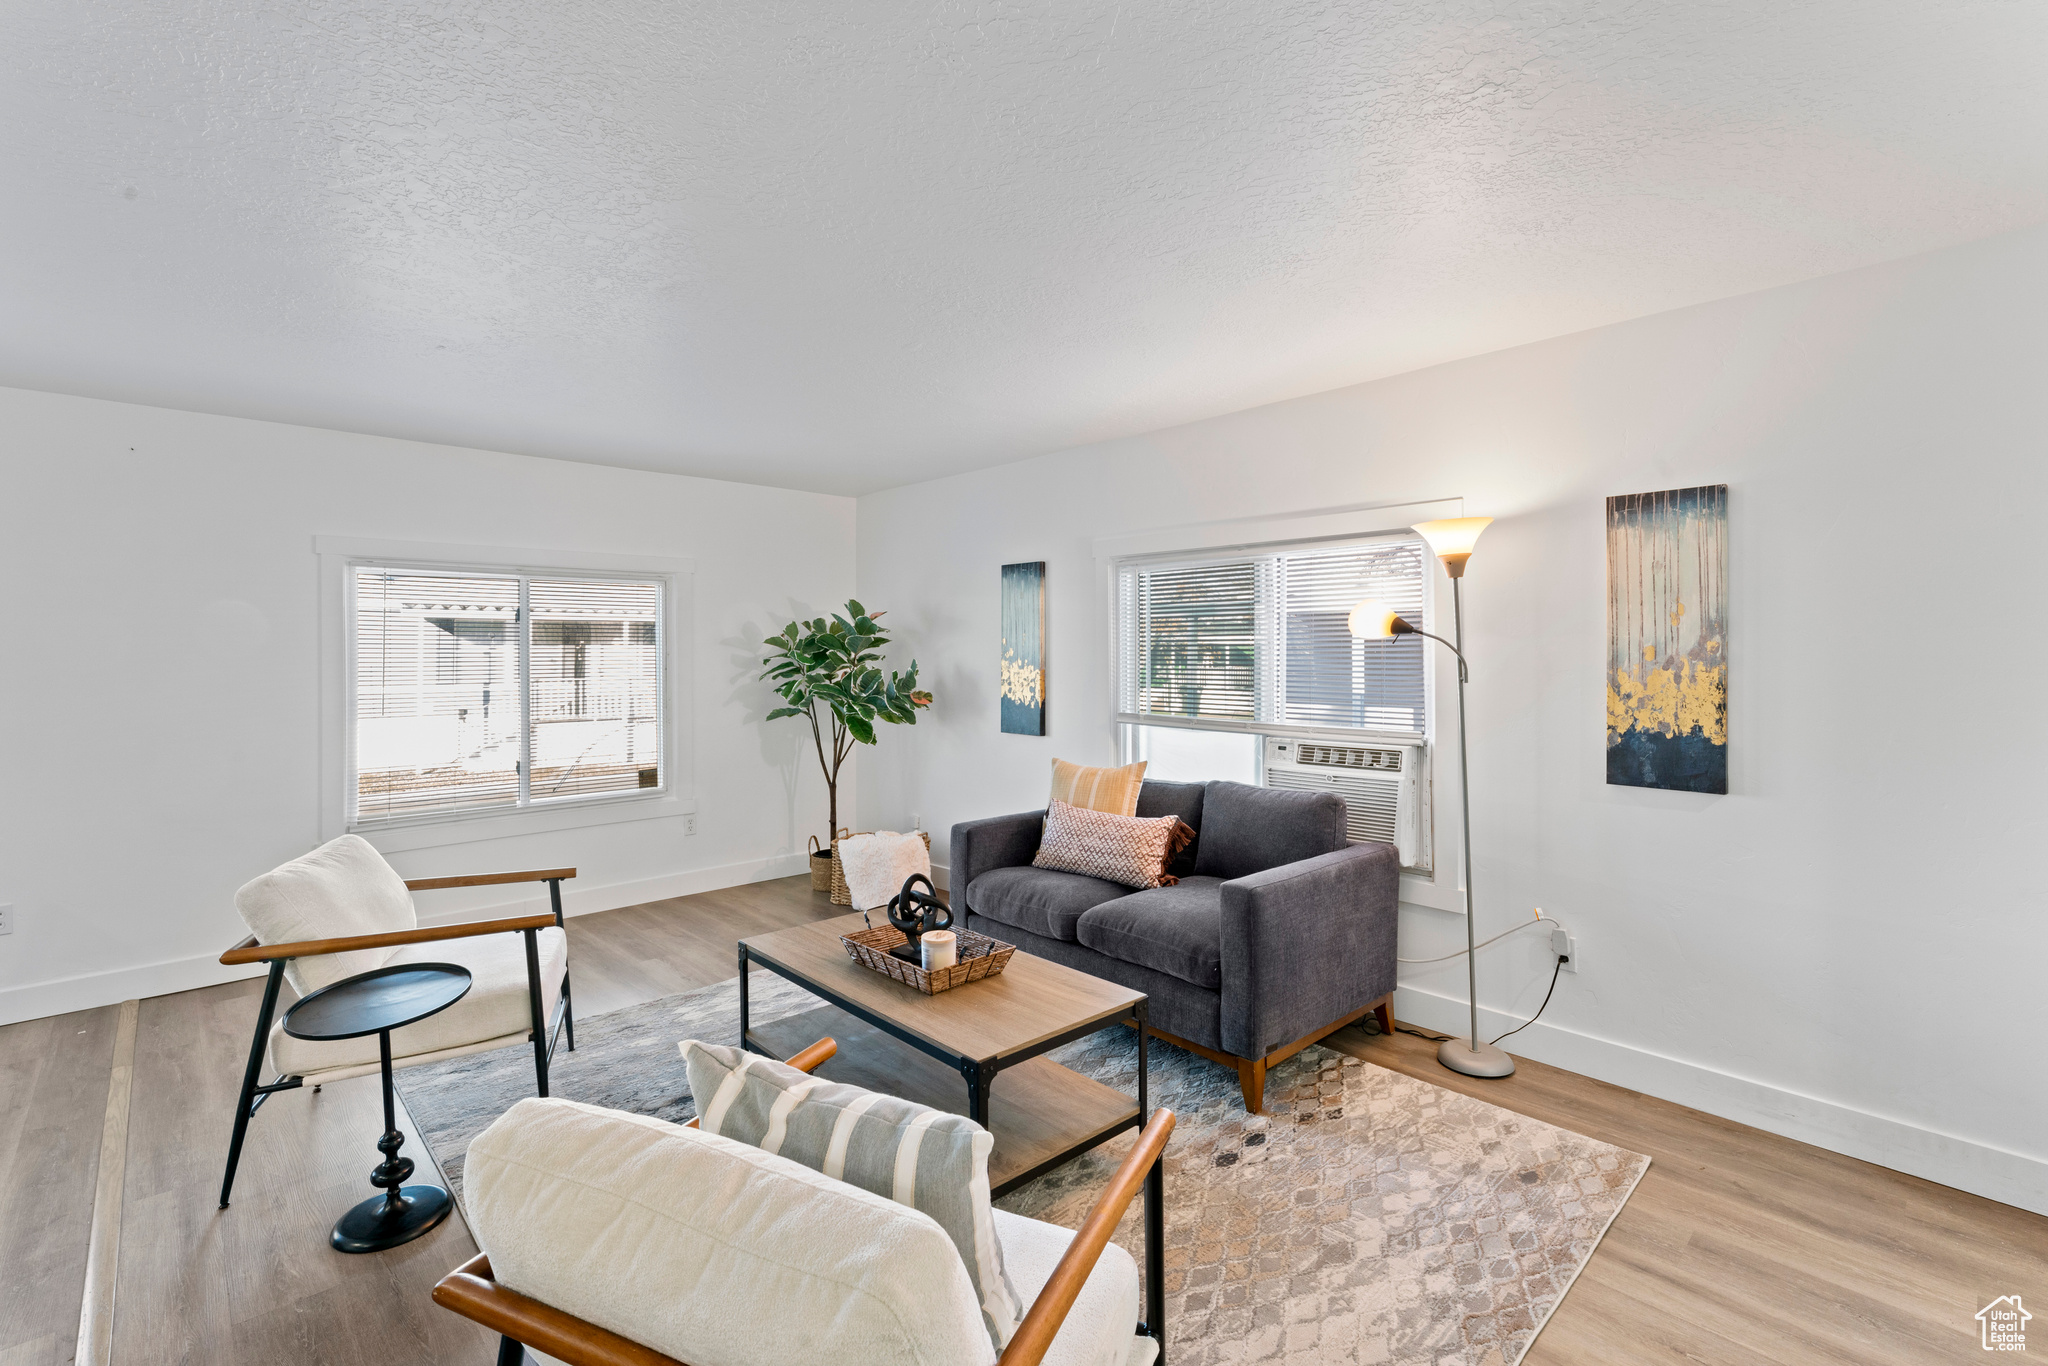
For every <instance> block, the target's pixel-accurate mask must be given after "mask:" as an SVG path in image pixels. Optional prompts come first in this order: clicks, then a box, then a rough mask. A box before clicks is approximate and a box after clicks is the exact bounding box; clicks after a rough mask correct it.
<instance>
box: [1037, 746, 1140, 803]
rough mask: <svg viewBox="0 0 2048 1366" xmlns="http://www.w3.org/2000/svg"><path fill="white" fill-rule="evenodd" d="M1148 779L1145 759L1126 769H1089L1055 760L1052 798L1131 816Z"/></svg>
mask: <svg viewBox="0 0 2048 1366" xmlns="http://www.w3.org/2000/svg"><path fill="white" fill-rule="evenodd" d="M1144 781H1145V761H1144V760H1142V759H1140V760H1139V761H1138V762H1137V763H1135V764H1125V765H1124V766H1123V767H1122V768H1085V767H1083V766H1082V765H1080V764H1070V763H1068V762H1067V761H1066V760H1065V759H1055V760H1053V761H1052V798H1051V799H1052V801H1055V802H1065V803H1066V804H1067V805H1068V806H1078V807H1080V808H1081V809H1082V810H1084V811H1107V812H1109V813H1110V814H1111V815H1112V816H1128V815H1130V814H1131V813H1132V812H1133V811H1135V810H1136V809H1137V806H1138V787H1139V785H1140V784H1141V783H1143V782H1144Z"/></svg>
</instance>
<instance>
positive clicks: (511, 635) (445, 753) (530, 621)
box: [348, 565, 663, 824]
mask: <svg viewBox="0 0 2048 1366" xmlns="http://www.w3.org/2000/svg"><path fill="white" fill-rule="evenodd" d="M661 588H662V586H661V583H660V582H659V581H655V580H625V579H600V578H576V577H570V576H545V577H544V576H538V575H523V574H511V573H506V574H492V573H439V572H433V571H426V570H415V569H396V568H385V567H379V566H373V565H358V566H355V567H354V568H353V569H351V571H350V574H349V579H348V591H349V593H350V596H351V606H352V608H353V628H352V635H351V656H352V657H351V660H350V683H351V686H352V688H353V694H354V695H353V698H352V704H353V705H352V711H353V713H354V722H355V724H354V737H353V744H352V746H351V749H350V756H349V757H350V775H349V779H350V789H351V792H352V795H353V801H354V809H353V811H352V813H351V820H352V821H353V822H354V823H356V824H375V823H378V822H382V821H397V820H403V819H406V818H408V817H426V816H443V815H452V814H465V813H478V814H488V813H492V812H497V811H509V810H516V809H518V808H520V807H525V806H529V805H541V804H547V803H555V802H562V801H573V800H577V799H584V798H592V797H603V796H615V795H618V794H620V793H626V792H639V791H642V790H644V789H649V788H654V789H659V788H661V787H662V771H661V754H662V725H663V717H662V701H661Z"/></svg>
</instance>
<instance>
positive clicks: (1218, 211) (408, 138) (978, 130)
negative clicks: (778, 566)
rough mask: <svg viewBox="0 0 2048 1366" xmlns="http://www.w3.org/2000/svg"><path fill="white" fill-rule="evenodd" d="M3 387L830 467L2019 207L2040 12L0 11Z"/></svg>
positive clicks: (1605, 315)
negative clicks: (0, 33)
mask: <svg viewBox="0 0 2048 1366" xmlns="http://www.w3.org/2000/svg"><path fill="white" fill-rule="evenodd" d="M0 23H4V39H5V40H4V43H0V72H4V82H0V85H4V88H0V185H4V186H5V189H4V191H0V383H7V384H15V385H21V386H25V387H31V388H42V389H54V390H60V391H68V392H75V393H87V394H97V395H103V396H107V397H113V398H125V399H134V400H138V401H142V402H150V403H161V404H166V405H169V406H174V407H185V408H196V409H204V410H208V411H215V412H226V413H238V414H245V415H249V416H255V417H266V418H275V419H281V420H285V421H291V422H300V423H307V424H311V425H315V426H324V427H336V428H343V429H348V430H356V431H371V432H385V433H391V434H395V435H402V436H411V437H419V438H425V439H429V440H437V441H447V442H454V443H458V444H462V445H470V446H481V447H487V448H494V449H501V450H510V451H523V452H528V453H532V454H538V455H549V456H559V457H563V458H568V459H578V460H591V461H599V462H603V463H608V464H621V465H634V466H641V467H645V468H651V469H664V470H674V471H680V472H686V473H693V474H705V475H713V476H718V477H724V478H732V479H744V480H750V481H754V482H760V483H773V484H786V485H791V486H796V487H804V488H813V489H820V490H827V491H833V492H859V491H865V490H870V489H876V488H881V487H885V486H888V485H891V484H897V483H903V482H906V481H910V480H914V479H922V478H929V477H932V476H935V475H940V474H945V473H950V472H954V471H958V470H963V469H969V468H974V467H978V466H984V465H989V464H994V463H998V462H1000V461H1004V460H1009V459H1015V458H1018V457H1020V456H1025V455H1030V454H1034V453H1037V452H1040V451H1044V450H1049V449H1054V448H1058V447H1062V446H1066V445H1071V444H1074V443H1076V442H1081V441H1086V440H1093V439H1097V438H1101V437H1106V436H1113V435H1118V434H1124V433H1130V432H1135V431H1142V430H1147V429H1150V428H1155V427H1161V426H1167V425H1171V424H1174V423H1178V422H1184V421H1189V420H1192V419H1195V418H1199V417H1204V416H1209V415H1212V414H1215V413H1219V412H1226V411H1230V410H1234V409H1238V408H1243V407H1247V406H1251V405H1254V404H1258V403H1264V402H1269V401H1272V400H1275V399H1280V398H1286V397H1290V396H1293V395H1297V394H1303V393H1310V392H1314V391H1317V390H1321V389H1327V388H1332V387H1335V386H1338V385H1342V384H1348V383H1354V382H1357V381H1361V380H1365V379H1370V378H1374V377H1376V376H1381V375H1386V374H1391V373H1395V372H1398V371H1402V370H1408V369H1413V368H1415V367H1417V366H1421V365H1427V364H1431V363H1434V362H1437V361H1442V360H1447V359H1451V358H1454V357H1458V356H1463V355H1471V354H1474V353H1478V352H1483V351H1489V350H1494V349H1498V348H1500V347H1503V346H1508V345H1513V344H1516V343H1519V342H1525V341H1531V340H1535V339H1537V338H1540V337H1545V336H1552V335H1556V334H1559V333H1562V332H1569V331H1575V330H1578V329H1581V328H1585V327H1590V326H1595V325H1598V324H1601V323H1605V322H1611V321H1614V320H1617V319H1621V318H1626V317H1633V316H1638V315H1641V314H1644V313H1650V312H1655V311H1658V310H1661V309H1666V308H1671V307H1675V306H1679V305H1683V304H1688V303H1694V302H1698V301H1702V300H1706V299H1712V298H1719V297H1723V296H1726V295H1729V294H1734V293H1740V292H1742V291H1745V290H1750V289H1757V288H1762V287H1765V286H1769V285H1773V284H1778V283H1782V282H1785V281H1789V280H1795V279H1801V278H1806V277H1810V276H1814V275H1820V274H1825V273H1829V272H1832V271H1837V270H1842V269H1847V268H1850V267H1854V266H1858V265H1863V264H1868V263H1873V262H1877V261H1882V260H1887V259H1891V258H1895V257H1899V256H1903V255H1907V254H1910V253H1913V252H1916V251H1922V250H1926V249H1929V248H1933V247H1938V246H1943V245H1947V244H1950V243H1955V242H1959V241H1964V240H1968V239H1971V238H1976V237H1982V236H1986V235H1989V234H1992V233H1995V232H2000V231H2003V230H2006V229H2010V228H2015V227H2019V226H2023V225H2027V224H2032V223H2038V222H2042V221H2048V81H2044V80H2043V79H2042V77H2043V58H2044V56H2048V5H2043V4H2040V3H2036V0H2011V2H2010V3H1941V2H1940V0H1856V2H1855V3H1824V4H1816V3H1788V2H1787V0H1740V2H1738V3H1703V2H1686V3H1681V2H1680V0H1668V2H1667V3H1660V4H1651V3H1636V4H1626V3H1610V4H1581V3H1569V2H1559V3H1521V4H1508V5H1500V4H1495V3H1485V4H1475V3H1461V2H1460V0H1450V2H1449V3H1446V2H1445V0H1427V2H1422V0H1377V2H1375V3H1348V4H1346V3H1320V4H1316V3H1297V2H1296V0H1141V2H1140V3H1125V4H1113V3H1106V2H1103V3H1095V4H1063V3H1042V2H1040V0H1013V2H1012V3H987V4H973V3H944V2H942V0H930V2H928V3H907V2H903V0H839V2H838V3H829V2H828V0H817V2H816V3H789V2H787V0H780V2H772V0H752V2H751V3H743V4H702V3H690V2H689V0H603V3H596V2H595V0H583V2H581V3H577V2H574V0H490V3H482V2H481V0H476V2H470V0H413V2H412V3H402V2H397V0H394V2H393V3H368V2H355V3H343V2H341V0H298V3H294V4H290V5H279V4H257V3H247V2H245V3H220V2H219V0H183V2H181V3H171V2H170V0H150V2H149V3H142V2H141V0H97V2H96V3H90V4H87V3H80V0H0Z"/></svg>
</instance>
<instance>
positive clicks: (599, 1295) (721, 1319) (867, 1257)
mask: <svg viewBox="0 0 2048 1366" xmlns="http://www.w3.org/2000/svg"><path fill="white" fill-rule="evenodd" d="M462 1204H463V1213H464V1215H465V1216H466V1217H467V1219H468V1221H469V1226H470V1229H471V1231H472V1232H473V1233H474V1234H475V1235H476V1240H477V1242H478V1243H479V1244H480V1245H481V1246H483V1247H485V1248H488V1249H489V1250H490V1254H491V1271H492V1273H493V1274H494V1275H495V1276H496V1277H497V1279H498V1281H499V1282H500V1283H501V1284H503V1285H504V1286H506V1287H507V1288H508V1289H511V1290H516V1291H518V1292H519V1293H521V1294H523V1295H528V1296H531V1297H532V1298H534V1299H537V1300H539V1301H540V1302H541V1303H543V1304H547V1305H551V1306H553V1307H554V1308H556V1309H560V1310H562V1311H563V1312H565V1313H568V1314H573V1315H575V1316H576V1317H578V1318H581V1319H587V1320H589V1321H590V1322H592V1323H595V1324H597V1325H598V1326H599V1327H600V1328H607V1329H610V1330H611V1331H612V1332H614V1333H617V1334H619V1335H620V1336H622V1337H625V1338H630V1339H631V1340H632V1341H634V1342H638V1343H642V1344H644V1345H646V1346H648V1347H651V1348H653V1349H654V1350H655V1351H657V1352H664V1353H666V1354H668V1355H669V1356H672V1357H676V1358H678V1359H679V1360H682V1361H689V1362H696V1363H699V1364H700V1366H789V1363H792V1362H810V1361H823V1362H837V1363H853V1362H881V1361H889V1362H906V1363H910V1362H947V1363H951V1362H959V1363H962V1366H994V1362H995V1359H996V1353H995V1349H994V1347H992V1346H991V1345H990V1344H989V1339H988V1334H987V1332H986V1331H984V1329H983V1327H982V1321H981V1315H980V1312H979V1310H978V1308H977V1307H976V1305H975V1302H974V1287H973V1285H972V1284H971V1283H970V1282H969V1280H968V1278H967V1268H966V1267H965V1266H964V1265H963V1264H962V1263H961V1261H960V1256H959V1254H958V1253H957V1252H955V1251H954V1249H953V1244H952V1242H951V1241H950V1240H949V1239H948V1238H947V1237H946V1235H945V1233H944V1231H942V1230H941V1229H940V1228H939V1226H938V1225H937V1224H936V1223H934V1222H932V1219H931V1217H930V1216H929V1215H926V1214H923V1213H920V1212H919V1211H917V1210H914V1209H911V1208H910V1207H908V1206H906V1205H899V1204H897V1203H895V1202H894V1201H892V1200H890V1199H888V1198H887V1197H886V1196H880V1195H875V1194H872V1193H870V1192H868V1191H864V1190H860V1189H858V1188H856V1187H854V1186H849V1185H847V1184H846V1183H845V1182H843V1181H835V1180H833V1179H832V1178H830V1177H828V1176H825V1175H823V1174H822V1173H819V1172H815V1171H811V1170H809V1169H808V1168H805V1167H802V1166H799V1165H798V1164H797V1163H794V1162H791V1161H790V1160H789V1159H787V1158H784V1157H777V1156H775V1155H773V1154H772V1153H766V1152H763V1151H761V1150H760V1149H759V1148H754V1147H750V1146H748V1145H746V1144H743V1143H736V1142H734V1141H732V1140H731V1139H726V1138H720V1137H718V1136H717V1135H715V1134H707V1133H702V1132H700V1131H698V1130H695V1129H684V1128H681V1127H679V1126H677V1125H674V1124H670V1123H667V1122H665V1121H663V1120H659V1119H654V1118H651V1117H648V1116H643V1115H630V1114H624V1113H621V1112H619V1111H616V1110H601V1109H599V1108H597V1107H596V1106H592V1105H579V1104H577V1103H575V1102H574V1101H566V1100H531V1099H529V1100H522V1101H520V1102H519V1103H518V1104H517V1105H514V1106H513V1107H512V1108H511V1109H509V1110H507V1111H506V1112H505V1113H504V1114H503V1115H500V1116H499V1117H498V1119H497V1120H496V1121H495V1122H494V1123H493V1124H492V1125H491V1126H490V1127H489V1128H488V1129H485V1130H484V1131H483V1132H482V1133H481V1134H478V1135H477V1136H476V1138H475V1139H474V1140H473V1141H472V1142H471V1143H470V1145H469V1156H468V1160H467V1163H466V1165H465V1169H464V1181H463V1200H462Z"/></svg>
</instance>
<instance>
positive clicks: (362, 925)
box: [235, 835, 419, 1057]
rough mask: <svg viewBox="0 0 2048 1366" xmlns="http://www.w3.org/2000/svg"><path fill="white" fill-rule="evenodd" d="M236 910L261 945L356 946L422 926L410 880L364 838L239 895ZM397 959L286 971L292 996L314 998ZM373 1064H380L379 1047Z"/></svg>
mask: <svg viewBox="0 0 2048 1366" xmlns="http://www.w3.org/2000/svg"><path fill="white" fill-rule="evenodd" d="M235 909H236V910H237V911H239V912H241V916H242V923H244V924H245V925H247V926H248V927H249V932H250V933H251V934H253V935H255V936H256V939H257V942H258V943H262V944H296V943H299V942H300V941H302V940H307V939H352V938H354V937H355V936H357V935H360V934H388V933H391V932H392V931H395V930H410V929H414V928H417V926H418V925H419V921H418V920H417V919H415V918H414V915H413V909H412V893H411V892H409V891H407V890H406V887H405V879H404V878H402V877H400V876H399V875H398V874H397V873H396V872H394V871H392V868H391V865H390V864H388V863H386V862H385V861H384V856H383V855H382V854H380V853H378V852H377V851H376V849H375V848H374V847H372V846H371V844H370V842H369V841H368V840H366V839H364V838H363V837H362V836H361V835H343V836H341V837H340V838H339V839H331V840H329V841H327V843H325V844H323V845H321V846H320V847H319V848H318V849H315V850H314V851H313V852H312V853H310V854H302V855H300V856H299V857H298V858H295V859H293V860H292V861H291V862H290V863H285V864H280V865H278V866H277V867H275V868H273V869H271V870H270V871H269V872H267V873H265V874H264V875H263V876H262V877H259V878H252V879H251V880H250V881H248V882H246V883H244V884H243V885H242V888H241V890H240V891H238V892H236V893H235ZM391 955H392V950H390V949H354V950H352V951H350V952H348V953H327V954H321V955H319V956H318V957H314V958H294V959H292V960H291V962H289V963H287V964H285V969H284V975H285V978H286V980H288V981H289V982H290V983H291V984H292V990H294V991H296V992H298V993H299V995H301V996H310V995H312V994H313V993H314V992H316V991H318V990H319V989H320V988H322V987H328V986H333V985H334V984H335V983H336V982H339V981H340V980H341V979H342V978H344V977H353V976H355V975H356V974H357V973H359V972H368V971H370V970H371V969H373V968H381V967H383V966H384V965H385V964H386V963H388V962H390V961H391ZM370 1042H371V1043H372V1044H373V1045H374V1044H375V1043H376V1040H375V1039H372V1040H371V1041H370ZM371 1056H372V1057H375V1056H376V1050H375V1048H374V1047H373V1048H372V1049H371Z"/></svg>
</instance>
